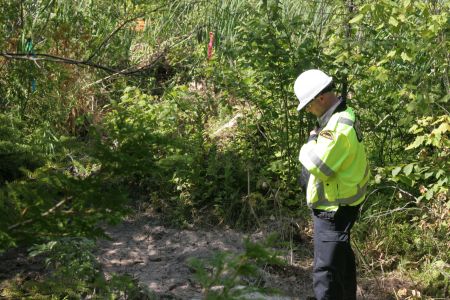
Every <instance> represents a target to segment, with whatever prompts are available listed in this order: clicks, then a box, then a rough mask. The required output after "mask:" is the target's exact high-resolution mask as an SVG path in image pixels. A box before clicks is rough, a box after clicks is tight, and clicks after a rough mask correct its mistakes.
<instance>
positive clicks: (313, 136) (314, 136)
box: [308, 127, 320, 142]
mask: <svg viewBox="0 0 450 300" xmlns="http://www.w3.org/2000/svg"><path fill="white" fill-rule="evenodd" d="M319 132H320V130H319V128H318V127H316V128H314V129H313V130H312V131H311V132H310V133H309V138H308V142H310V141H313V140H314V141H316V140H317V137H318V136H319Z"/></svg>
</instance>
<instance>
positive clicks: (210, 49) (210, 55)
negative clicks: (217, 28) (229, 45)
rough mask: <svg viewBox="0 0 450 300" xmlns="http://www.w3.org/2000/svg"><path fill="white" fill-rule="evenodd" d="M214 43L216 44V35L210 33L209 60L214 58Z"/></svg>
mask: <svg viewBox="0 0 450 300" xmlns="http://www.w3.org/2000/svg"><path fill="white" fill-rule="evenodd" d="M213 43H214V33H212V32H211V31H210V32H209V44H208V60H210V59H211V58H212V56H213Z"/></svg>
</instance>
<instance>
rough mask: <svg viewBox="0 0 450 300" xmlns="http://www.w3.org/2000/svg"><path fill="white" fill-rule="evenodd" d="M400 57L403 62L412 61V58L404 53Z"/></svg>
mask: <svg viewBox="0 0 450 300" xmlns="http://www.w3.org/2000/svg"><path fill="white" fill-rule="evenodd" d="M400 56H401V58H402V59H403V61H412V58H411V57H410V56H409V55H408V54H407V53H406V52H402V54H400Z"/></svg>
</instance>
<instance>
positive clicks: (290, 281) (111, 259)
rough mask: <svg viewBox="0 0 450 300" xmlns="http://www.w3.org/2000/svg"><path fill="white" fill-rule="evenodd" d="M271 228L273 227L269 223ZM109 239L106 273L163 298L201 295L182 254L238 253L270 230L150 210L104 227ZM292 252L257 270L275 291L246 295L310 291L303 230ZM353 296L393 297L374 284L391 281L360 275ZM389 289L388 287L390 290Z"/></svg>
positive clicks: (294, 295) (304, 295)
mask: <svg viewBox="0 0 450 300" xmlns="http://www.w3.org/2000/svg"><path fill="white" fill-rule="evenodd" d="M271 227H272V229H275V230H277V229H279V228H277V226H271ZM106 232H107V234H108V235H109V236H110V237H111V240H109V241H108V240H104V241H101V242H100V243H99V254H98V258H99V260H100V262H101V263H102V265H103V271H104V272H105V273H106V274H111V273H113V272H115V273H118V274H125V273H126V274H129V275H132V276H133V277H134V278H136V279H137V280H138V281H139V282H140V284H141V285H144V286H146V287H148V288H149V289H150V290H152V291H153V292H155V293H156V294H157V295H159V296H160V297H161V298H164V299H169V298H170V299H201V298H202V289H201V286H199V285H198V283H196V281H195V279H194V272H193V270H192V269H190V268H189V266H188V263H187V261H188V259H189V258H191V257H195V258H198V259H207V258H210V257H211V256H212V255H213V254H214V253H215V252H216V251H228V252H232V253H240V252H242V251H244V246H243V240H244V239H245V238H250V239H251V240H255V241H260V240H263V239H264V238H265V237H266V236H267V235H268V234H269V233H270V232H269V230H266V231H258V232H254V233H251V234H249V233H247V234H245V233H241V232H237V231H235V230H231V229H223V228H222V229H219V228H210V229H204V228H203V229H195V230H194V229H177V228H171V227H170V226H166V225H163V224H162V222H161V221H160V220H159V219H158V217H156V216H154V215H141V216H140V217H137V218H135V219H130V220H127V221H125V222H123V223H122V224H120V225H118V226H116V227H110V228H108V229H107V230H106ZM293 240H295V241H296V246H295V247H293V249H294V251H289V250H285V254H284V258H285V259H286V261H287V265H286V266H283V267H279V266H278V267H277V266H267V267H265V268H263V269H261V273H262V274H263V280H262V285H263V286H264V287H265V288H275V289H277V290H279V292H280V294H278V295H262V294H257V295H256V296H255V295H249V297H248V298H258V299H261V298H262V299H298V300H304V299H308V297H312V296H313V291H312V278H311V268H312V245H311V239H310V238H308V236H307V234H306V235H305V234H300V235H298V236H297V238H295V237H294V239H293ZM360 283H361V286H359V287H358V298H359V299H367V300H369V299H370V300H379V299H395V298H393V297H392V296H389V292H385V291H384V289H380V284H381V285H383V286H385V287H386V288H388V289H392V288H393V287H392V286H391V284H386V282H384V281H383V282H379V281H378V282H377V280H376V279H375V278H364V279H361V280H360ZM391 291H392V290H391Z"/></svg>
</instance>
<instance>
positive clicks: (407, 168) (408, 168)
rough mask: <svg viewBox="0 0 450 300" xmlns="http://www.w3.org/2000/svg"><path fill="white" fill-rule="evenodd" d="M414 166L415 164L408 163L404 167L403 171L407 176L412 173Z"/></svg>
mask: <svg viewBox="0 0 450 300" xmlns="http://www.w3.org/2000/svg"><path fill="white" fill-rule="evenodd" d="M413 168H414V164H412V163H411V164H408V165H406V166H405V167H403V173H405V175H406V176H408V175H409V174H411V172H412V170H413Z"/></svg>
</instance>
